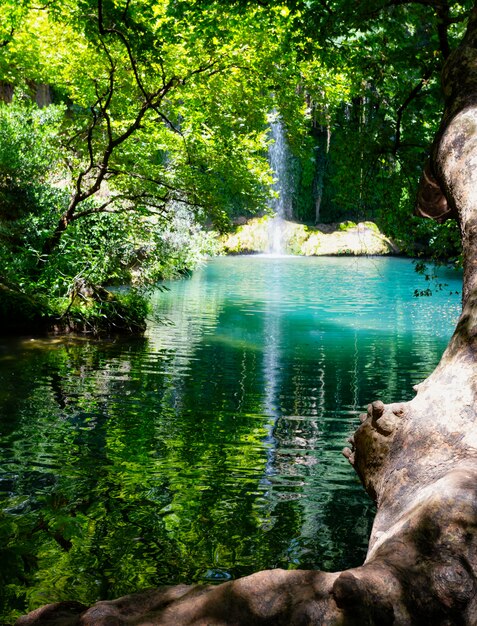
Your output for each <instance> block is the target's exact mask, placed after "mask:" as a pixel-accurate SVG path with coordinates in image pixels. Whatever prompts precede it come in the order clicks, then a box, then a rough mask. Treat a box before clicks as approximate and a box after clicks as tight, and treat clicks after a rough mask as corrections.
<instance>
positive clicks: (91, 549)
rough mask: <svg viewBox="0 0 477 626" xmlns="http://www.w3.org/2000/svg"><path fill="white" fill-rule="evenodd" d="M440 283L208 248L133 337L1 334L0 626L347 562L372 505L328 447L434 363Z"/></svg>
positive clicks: (397, 272)
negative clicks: (140, 596)
mask: <svg viewBox="0 0 477 626" xmlns="http://www.w3.org/2000/svg"><path fill="white" fill-rule="evenodd" d="M438 282H440V283H446V284H447V286H446V287H444V288H443V289H442V290H441V291H438V292H436V293H435V294H434V295H433V296H432V297H420V298H416V297H414V295H413V294H414V290H415V289H418V290H421V289H425V288H426V287H427V286H428V283H426V282H425V280H424V278H422V277H420V276H418V275H417V274H416V273H415V272H414V270H413V266H412V263H411V262H410V261H408V260H404V259H386V258H350V257H342V258H311V259H306V258H267V257H234V258H221V259H215V260H211V261H209V262H208V263H207V264H206V265H205V266H204V267H203V268H201V269H200V270H198V271H196V272H195V273H194V274H193V275H192V276H191V277H190V278H187V279H184V280H181V281H176V282H172V283H169V284H168V285H167V287H168V289H169V291H167V292H157V293H156V294H155V296H154V320H152V321H151V322H150V324H149V327H148V331H147V335H146V337H144V338H142V339H136V340H127V339H121V340H116V341H110V342H104V341H103V342H93V341H88V340H84V339H83V340H81V339H52V340H47V339H45V340H39V339H32V338H24V339H18V340H9V339H3V340H0V429H1V445H0V500H1V513H0V538H1V543H0V552H1V554H0V605H1V608H2V611H1V613H0V621H1V619H2V617H1V616H3V620H4V621H5V622H6V623H8V622H9V621H10V622H11V620H12V619H13V616H14V615H16V614H18V613H19V612H23V611H25V610H27V609H31V608H34V607H36V606H38V605H40V604H44V603H46V602H53V601H57V600H61V599H76V600H79V601H82V602H85V603H92V602H94V601H95V600H96V599H98V598H108V597H115V596H118V595H123V594H125V593H129V592H131V591H135V590H138V589H143V588H147V587H151V586H156V585H160V584H167V583H176V582H182V581H184V582H191V581H205V582H208V581H209V582H210V581H211V582H217V581H218V582H220V581H223V580H228V579H230V578H232V577H236V576H241V575H245V574H249V573H252V572H254V571H257V570H259V569H263V568H272V567H284V568H296V567H303V568H314V567H316V568H323V569H329V570H336V569H342V568H345V567H350V566H353V565H358V564H359V563H360V562H362V560H363V558H364V555H365V553H366V543H367V537H368V534H369V529H370V525H371V522H372V517H373V505H372V503H371V502H370V501H369V499H368V497H367V496H366V494H364V493H363V490H362V488H361V486H360V484H359V482H358V480H357V478H356V477H355V475H354V473H353V471H352V469H351V468H350V466H349V465H348V463H347V461H346V460H345V459H344V458H343V457H342V456H341V455H340V450H341V449H342V448H343V447H344V446H345V445H346V440H347V438H348V437H349V435H350V434H351V433H352V432H353V431H354V429H355V428H356V426H357V424H358V422H359V420H358V415H359V413H360V412H362V410H363V409H364V407H365V406H366V404H367V403H368V402H370V401H372V400H375V399H377V398H380V399H382V400H384V401H385V402H388V401H399V400H406V399H409V398H411V397H412V395H413V392H412V386H413V385H414V384H416V383H417V382H419V381H420V380H422V379H423V378H425V377H426V376H427V375H428V374H429V373H430V372H431V371H432V369H433V368H434V366H435V365H436V363H437V362H438V360H439V357H440V355H441V353H442V351H443V349H444V348H445V345H446V343H447V340H448V338H449V336H450V334H451V332H452V328H453V325H454V323H455V321H456V319H457V316H458V312H459V307H460V297H459V295H456V294H455V293H454V292H455V291H459V289H460V283H461V279H460V276H459V275H458V274H456V273H454V272H451V271H450V270H442V269H441V270H440V272H439V279H438ZM450 292H452V294H451V293H450Z"/></svg>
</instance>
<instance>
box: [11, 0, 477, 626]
mask: <svg viewBox="0 0 477 626" xmlns="http://www.w3.org/2000/svg"><path fill="white" fill-rule="evenodd" d="M443 86H444V94H445V97H446V109H445V114H444V118H443V123H442V126H441V130H440V132H439V134H438V137H437V139H436V142H435V145H434V149H433V157H432V161H431V167H430V171H431V172H432V176H431V177H430V174H429V172H428V173H427V175H426V176H425V177H424V178H423V182H422V188H421V193H420V203H421V205H422V204H423V203H424V204H425V201H426V197H427V194H426V185H428V184H430V185H431V197H432V198H433V199H434V200H436V198H437V200H436V206H438V211H437V213H436V215H437V216H438V217H440V218H442V216H443V215H444V214H445V216H446V217H449V216H450V215H458V219H459V223H460V226H461V231H462V240H463V248H464V290H463V312H462V315H461V317H460V319H459V322H458V324H457V328H456V330H455V332H454V335H453V337H452V339H451V341H450V343H449V346H448V347H447V349H446V351H445V353H444V355H443V357H442V359H441V361H440V363H439V365H438V366H437V368H436V370H435V371H434V372H433V373H432V374H431V376H430V377H429V378H428V379H427V380H425V381H424V382H422V383H421V384H420V385H418V386H417V387H416V391H417V394H416V396H415V397H414V398H413V400H411V401H410V402H406V403H399V404H388V405H384V404H382V403H381V402H374V403H373V404H371V405H370V406H369V407H368V412H367V414H366V415H364V416H362V423H361V425H360V426H359V428H358V429H357V431H356V433H355V435H354V437H352V439H351V443H352V450H351V449H345V451H344V453H345V455H346V456H347V457H348V458H349V460H350V463H351V464H352V465H353V467H354V468H355V470H356V471H357V473H358V475H359V476H360V478H361V480H362V482H363V484H364V486H365V488H366V490H367V492H368V493H369V494H370V496H371V497H372V498H374V499H375V500H376V502H377V514H376V519H375V521H374V526H373V529H372V533H371V537H370V542H369V550H368V554H367V557H366V561H365V563H364V564H363V565H362V566H361V567H357V568H354V569H350V570H347V571H345V572H338V573H334V574H327V573H323V572H317V571H283V570H271V571H265V572H258V573H257V574H254V575H252V576H248V577H246V578H242V579H239V580H236V581H231V582H227V583H224V584H222V585H218V586H216V587H201V586H191V587H186V586H176V587H171V588H168V589H167V588H166V589H159V590H156V591H150V592H145V593H140V594H135V595H132V596H127V597H125V598H122V599H119V600H115V601H111V602H100V603H98V604H96V605H95V606H94V607H92V608H90V609H88V610H85V608H86V607H81V606H77V605H73V604H71V603H70V604H68V603H61V604H59V605H50V606H47V607H43V608H42V609H38V610H37V611H36V612H34V613H32V614H30V615H29V616H26V617H24V618H21V619H20V620H19V621H18V625H19V626H20V625H22V626H25V625H27V624H58V625H59V624H71V625H72V624H81V625H83V626H86V625H90V624H91V625H92V624H94V625H96V626H101V625H103V624H104V625H106V624H108V625H115V624H118V625H119V624H143V625H144V626H145V625H146V624H149V625H151V624H154V625H162V626H172V625H180V626H186V625H196V626H198V625H206V624H208V625H216V626H218V625H236V626H238V625H243V626H251V625H263V626H265V625H273V626H279V625H284V626H285V625H286V626H293V625H296V626H298V625H300V626H303V625H306V624H310V625H311V624H314V625H318V624H322V625H326V626H331V625H338V624H340V625H373V624H374V625H376V626H386V625H388V624H389V625H390V624H394V625H396V626H404V625H409V624H426V625H427V624H429V625H432V626H439V625H440V626H450V625H458V626H467V625H468V626H470V625H475V624H477V427H476V417H477V416H476V407H477V397H476V395H477V367H476V358H477V245H476V244H477V241H476V239H477V2H476V3H475V8H474V9H473V12H472V15H471V17H470V21H469V26H468V30H467V34H466V36H465V38H464V40H463V42H462V44H461V45H460V47H459V48H458V49H457V50H456V51H454V53H452V55H451V56H450V57H449V59H448V61H447V63H446V66H445V69H444V74H443ZM439 188H440V189H441V190H442V194H443V195H441V197H440V198H439V194H440V193H441V192H440V191H439ZM445 202H447V205H448V207H449V211H448V212H446V211H444V212H443V211H442V206H443V203H445ZM423 209H424V211H425V212H426V213H427V214H429V215H432V214H433V209H432V207H430V208H429V207H426V206H424V207H423ZM447 213H448V214H447ZM82 611H84V612H83V613H82ZM55 620H56V621H55Z"/></svg>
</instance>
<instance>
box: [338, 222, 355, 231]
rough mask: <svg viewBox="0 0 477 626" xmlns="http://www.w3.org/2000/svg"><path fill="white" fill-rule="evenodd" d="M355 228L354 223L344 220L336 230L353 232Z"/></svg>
mask: <svg viewBox="0 0 477 626" xmlns="http://www.w3.org/2000/svg"><path fill="white" fill-rule="evenodd" d="M356 227H357V224H356V222H352V221H351V220H346V221H345V222H341V223H340V224H338V230H341V231H348V230H353V229H354V228H356Z"/></svg>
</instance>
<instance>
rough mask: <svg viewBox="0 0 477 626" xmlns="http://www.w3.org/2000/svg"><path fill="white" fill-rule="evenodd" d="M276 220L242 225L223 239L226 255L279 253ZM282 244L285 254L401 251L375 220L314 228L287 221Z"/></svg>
mask: <svg viewBox="0 0 477 626" xmlns="http://www.w3.org/2000/svg"><path fill="white" fill-rule="evenodd" d="M276 225H277V223H276V221H275V220H274V219H273V218H271V217H269V216H265V217H259V218H253V219H251V220H248V221H247V222H246V223H243V224H239V225H237V227H236V230H235V232H233V233H231V234H229V235H227V236H225V237H224V239H223V246H224V252H225V253H226V254H253V253H267V252H271V251H273V252H276V249H271V243H270V242H271V239H272V237H273V238H275V239H276V238H277V236H276V234H273V235H271V232H272V230H273V229H274V228H275V227H276ZM279 227H280V233H279V236H278V238H279V245H280V252H281V253H283V254H294V255H299V256H340V255H353V256H367V255H379V256H381V255H388V254H399V253H400V249H399V247H398V245H397V244H396V243H395V242H394V241H392V240H391V239H389V237H386V235H384V234H383V233H382V232H381V231H380V230H379V228H378V226H377V225H376V224H375V223H374V222H370V221H366V222H360V223H355V222H350V221H346V222H341V223H333V224H317V225H316V226H315V227H312V226H307V225H305V224H298V223H296V222H291V221H287V220H282V221H281V222H280V223H279Z"/></svg>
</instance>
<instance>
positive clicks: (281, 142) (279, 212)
mask: <svg viewBox="0 0 477 626" xmlns="http://www.w3.org/2000/svg"><path fill="white" fill-rule="evenodd" d="M270 136H271V138H272V140H273V141H272V142H270V144H269V146H268V160H269V163H270V167H271V168H272V170H273V173H274V178H275V182H274V184H273V190H274V191H275V192H277V194H278V195H277V197H275V198H272V200H271V202H270V208H271V209H273V212H274V217H273V218H272V220H270V226H269V231H268V250H267V252H268V253H270V254H283V251H284V248H285V241H284V239H285V237H284V235H285V233H284V230H285V228H284V227H285V220H286V219H287V218H290V217H291V185H290V176H289V172H288V143H287V140H286V137H285V132H284V128H283V123H282V120H281V119H280V116H279V115H278V114H277V112H276V111H274V112H273V114H272V115H271V116H270Z"/></svg>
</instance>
